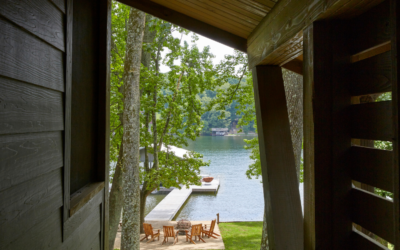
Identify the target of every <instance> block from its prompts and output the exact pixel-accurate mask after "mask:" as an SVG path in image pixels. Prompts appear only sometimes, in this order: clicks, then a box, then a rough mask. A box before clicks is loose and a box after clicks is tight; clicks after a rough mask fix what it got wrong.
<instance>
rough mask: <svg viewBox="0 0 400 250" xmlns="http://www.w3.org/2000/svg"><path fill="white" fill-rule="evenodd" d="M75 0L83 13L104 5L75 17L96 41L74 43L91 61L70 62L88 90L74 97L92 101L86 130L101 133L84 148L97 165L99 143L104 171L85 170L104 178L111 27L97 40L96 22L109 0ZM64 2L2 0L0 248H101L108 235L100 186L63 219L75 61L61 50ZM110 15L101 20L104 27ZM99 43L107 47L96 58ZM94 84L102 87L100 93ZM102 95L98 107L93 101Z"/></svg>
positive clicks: (64, 48) (67, 49)
mask: <svg viewBox="0 0 400 250" xmlns="http://www.w3.org/2000/svg"><path fill="white" fill-rule="evenodd" d="M68 1H69V3H72V0H68ZM74 2H79V3H80V4H81V5H78V7H80V9H79V11H80V13H81V16H83V15H85V13H86V12H87V11H88V10H87V9H86V7H88V6H89V7H90V8H89V10H91V11H92V12H90V13H92V14H93V11H94V10H96V8H94V7H96V6H97V5H98V4H102V6H103V7H105V8H106V9H104V10H103V12H102V13H101V14H98V13H96V14H93V15H88V17H87V18H88V20H86V22H83V21H82V20H79V19H77V21H76V22H78V23H76V25H77V26H79V24H81V26H82V29H83V30H85V32H82V31H81V32H80V33H81V34H82V36H81V37H78V41H79V39H81V40H80V41H82V44H84V43H85V41H86V42H88V46H92V47H93V49H92V50H91V51H89V52H88V51H86V50H85V51H77V53H81V54H85V53H87V52H88V53H89V57H91V61H85V62H82V60H81V63H80V64H78V66H81V67H82V68H79V69H75V70H76V72H77V74H79V75H80V76H81V79H83V80H81V81H78V83H81V85H83V86H81V87H82V89H83V91H86V93H84V94H83V96H79V95H76V100H78V101H79V100H80V99H81V100H89V102H91V103H90V105H89V107H88V108H89V109H90V112H89V113H90V114H88V117H89V118H88V119H90V122H89V124H91V125H90V126H91V127H90V129H89V130H93V131H92V132H91V136H92V137H93V138H94V137H99V138H102V140H104V141H103V142H102V145H100V146H98V145H97V144H96V143H94V140H91V139H90V140H89V141H90V142H91V143H92V144H91V145H92V146H93V148H94V149H92V151H93V152H92V153H91V156H89V158H91V161H92V162H93V164H91V166H93V165H97V161H96V157H97V155H96V154H97V152H98V151H99V150H100V148H101V150H102V151H101V152H100V154H101V155H102V157H100V158H101V159H102V160H101V162H102V164H101V167H100V168H99V169H100V170H99V171H100V172H101V173H100V172H99V173H96V172H95V171H93V172H92V173H89V174H90V175H92V177H93V180H97V179H101V181H104V180H105V178H107V179H108V177H105V176H106V172H107V171H108V169H107V164H108V162H107V161H108V157H107V156H106V152H107V147H108V146H107V142H106V139H108V134H107V128H106V127H107V125H108V120H107V119H108V118H107V117H108V113H107V112H108V111H107V107H108V99H107V98H108V92H107V91H108V88H107V86H108V85H107V84H108V81H109V80H108V79H107V77H108V72H107V71H106V70H105V69H106V68H107V65H108V64H107V60H108V56H109V51H108V48H107V46H109V44H108V42H107V39H109V37H108V38H107V36H109V35H110V34H109V31H106V30H104V34H105V35H104V37H103V41H102V42H101V43H102V45H99V44H100V42H99V41H98V39H97V38H98V33H99V31H98V27H97V25H98V21H99V19H100V18H101V15H102V14H108V15H109V12H108V10H109V8H110V1H102V2H101V3H100V2H99V1H90V0H86V1H74ZM66 10H67V8H66V2H65V1H64V0H35V1H34V0H22V1H16V0H0V102H1V104H2V105H1V107H0V200H1V202H0V211H1V212H0V223H1V226H0V249H52V250H54V249H85V250H86V249H103V244H102V242H103V241H104V238H107V237H104V235H103V234H102V232H103V229H102V228H104V227H105V226H104V224H105V222H104V199H105V197H106V196H107V195H106V192H105V191H104V189H102V190H101V191H100V192H98V193H97V195H96V196H95V197H93V198H92V199H91V200H89V201H88V203H87V204H85V205H83V206H82V208H81V209H80V210H79V211H78V212H77V213H76V214H75V215H76V216H75V217H71V218H69V219H68V218H66V219H64V214H63V213H64V211H65V210H66V209H64V208H63V205H69V204H68V203H69V202H68V201H69V196H67V197H65V198H66V199H67V200H64V199H63V197H64V194H63V192H64V191H66V192H67V193H68V194H69V192H70V190H69V186H68V185H67V186H64V184H65V180H66V179H64V178H67V179H69V176H68V175H65V171H64V170H65V169H64V167H65V163H67V164H69V157H68V159H65V158H64V157H67V156H68V151H69V146H68V144H67V143H66V141H67V140H66V138H68V134H69V133H70V131H65V134H64V129H66V128H68V129H70V127H69V126H67V125H68V121H67V120H68V119H69V118H68V115H66V112H65V111H66V110H65V109H68V105H66V104H68V103H69V104H71V103H70V102H68V100H71V99H70V98H71V85H69V86H67V87H68V88H67V87H66V82H68V81H69V82H71V80H72V79H71V77H70V76H71V72H72V68H71V66H72V62H73V59H72V57H71V56H70V55H72V53H69V54H68V55H69V56H67V55H66V52H67V53H68V52H71V51H72V48H73V47H72V40H70V41H71V42H70V43H69V44H67V42H66V41H68V37H67V36H66V27H67V26H66V22H68V21H69V23H70V24H73V22H72V21H73V19H72V15H70V16H69V18H66V14H65V13H66ZM79 11H78V13H79ZM90 13H89V14H90ZM70 14H72V12H71V13H70ZM108 18H109V16H108ZM109 21H110V20H109V19H108V21H106V22H103V26H102V27H103V28H104V29H106V28H107V27H108V25H109V24H110V22H109ZM85 24H88V25H86V26H85ZM70 27H71V26H70ZM80 46H81V44H79V46H77V47H80ZM99 50H104V51H103V52H102V53H103V54H102V57H101V60H99V59H100V56H99V54H101V53H98V52H99ZM86 55H88V54H86ZM84 64H86V65H84ZM67 65H69V67H67ZM85 67H86V68H85ZM100 68H102V69H103V71H102V73H103V74H102V75H100V73H99V72H98V71H99V69H100ZM82 70H87V71H88V72H89V73H87V72H82ZM67 73H69V74H67ZM89 78H90V79H89ZM100 78H101V80H99V79H100ZM88 82H89V83H88ZM97 88H104V89H103V90H102V92H101V93H100V92H99V91H97ZM85 94H86V95H88V96H85ZM99 96H102V97H101V98H102V99H101V102H102V103H101V104H102V107H103V108H102V110H101V111H98V110H97V109H96V108H95V107H97V105H98V103H97V101H98V99H100V97H99ZM86 97H88V98H86ZM85 98H86V99H85ZM78 101H76V102H78ZM82 105H86V103H83V104H82ZM78 106H79V105H78ZM76 109H77V110H78V111H81V110H82V109H81V108H80V107H78V108H76ZM69 111H70V110H69ZM98 112H99V113H101V114H102V118H101V119H103V120H104V121H102V122H103V123H104V124H103V125H102V127H101V129H100V130H97V129H96V126H95V122H96V119H97V116H98ZM85 114H87V113H85ZM84 129H85V132H87V131H88V129H87V128H84ZM64 143H65V144H64ZM66 146H67V148H65V147H66ZM97 146H98V147H97ZM64 150H65V151H64ZM99 161H100V160H99ZM95 162H96V164H94V163H95ZM92 177H91V178H92ZM107 185H108V184H107ZM67 209H68V207H67ZM83 214H84V215H83ZM82 215H83V216H82ZM63 221H65V223H64V222H63Z"/></svg>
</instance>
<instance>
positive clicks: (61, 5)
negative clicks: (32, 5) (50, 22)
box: [51, 0, 65, 13]
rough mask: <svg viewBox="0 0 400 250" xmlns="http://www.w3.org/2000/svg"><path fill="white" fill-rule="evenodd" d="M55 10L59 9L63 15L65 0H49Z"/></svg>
mask: <svg viewBox="0 0 400 250" xmlns="http://www.w3.org/2000/svg"><path fill="white" fill-rule="evenodd" d="M51 1H52V2H53V3H54V4H55V5H56V6H57V8H59V9H60V10H61V11H62V12H63V13H65V0H51Z"/></svg>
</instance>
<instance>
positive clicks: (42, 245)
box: [1, 209, 62, 250]
mask: <svg viewBox="0 0 400 250" xmlns="http://www.w3.org/2000/svg"><path fill="white" fill-rule="evenodd" d="M61 222H62V216H61V211H60V209H57V210H54V211H53V212H52V213H50V214H48V217H47V218H46V219H44V220H42V221H40V222H39V223H38V224H36V225H35V226H34V227H32V228H29V230H28V231H26V232H25V233H24V234H23V235H22V236H21V237H19V238H18V239H17V240H15V241H13V242H12V243H11V244H9V245H7V246H5V247H4V248H1V249H41V250H54V249H59V247H60V246H61V243H62V224H61Z"/></svg>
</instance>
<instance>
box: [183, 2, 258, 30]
mask: <svg viewBox="0 0 400 250" xmlns="http://www.w3.org/2000/svg"><path fill="white" fill-rule="evenodd" d="M178 1H179V0H178ZM188 3H191V4H193V5H191V6H193V7H195V8H196V9H199V10H201V11H202V12H207V13H210V14H213V15H214V14H215V15H216V16H219V17H225V18H227V19H228V20H229V22H232V23H233V24H234V23H236V24H238V25H239V26H242V25H243V28H244V29H245V28H250V29H251V30H252V29H254V28H255V27H256V26H257V24H258V22H254V21H252V20H251V19H248V18H245V17H244V18H243V16H242V15H241V14H239V13H238V14H236V13H232V12H230V11H229V10H225V9H222V10H221V9H219V8H216V6H215V5H213V3H212V2H210V1H208V0H186V1H185V4H188ZM251 30H250V31H251Z"/></svg>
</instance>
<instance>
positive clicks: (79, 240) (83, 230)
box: [60, 206, 101, 250]
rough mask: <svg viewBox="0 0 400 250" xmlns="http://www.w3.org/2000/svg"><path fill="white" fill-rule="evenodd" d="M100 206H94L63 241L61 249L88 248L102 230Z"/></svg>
mask: <svg viewBox="0 0 400 250" xmlns="http://www.w3.org/2000/svg"><path fill="white" fill-rule="evenodd" d="M100 212H101V211H100V206H98V207H93V210H92V212H91V213H90V214H89V216H88V217H86V218H85V220H84V221H82V222H81V224H80V225H79V226H78V227H77V228H76V229H75V230H74V232H73V233H72V234H71V235H70V237H68V239H66V240H65V241H64V242H63V245H62V247H61V248H60V250H77V249H82V250H85V249H88V247H89V244H90V243H91V242H92V239H93V238H94V237H95V236H96V235H99V232H100V230H101V213H100Z"/></svg>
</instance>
